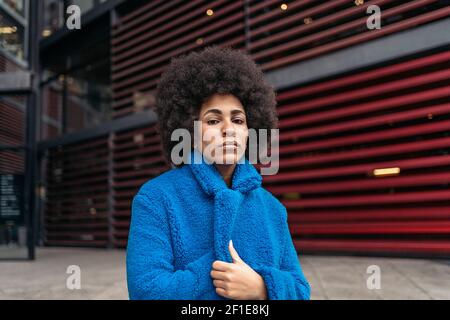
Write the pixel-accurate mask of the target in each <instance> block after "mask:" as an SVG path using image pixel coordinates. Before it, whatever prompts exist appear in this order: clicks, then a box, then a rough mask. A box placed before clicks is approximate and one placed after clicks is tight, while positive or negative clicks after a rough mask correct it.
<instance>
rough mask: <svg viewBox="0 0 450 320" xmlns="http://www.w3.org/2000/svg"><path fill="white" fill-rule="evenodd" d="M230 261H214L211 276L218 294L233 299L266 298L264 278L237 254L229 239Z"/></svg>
mask: <svg viewBox="0 0 450 320" xmlns="http://www.w3.org/2000/svg"><path fill="white" fill-rule="evenodd" d="M228 248H229V250H230V254H231V258H232V259H233V262H232V263H228V262H224V261H219V260H217V261H214V263H213V264H212V267H213V270H212V271H211V277H212V278H213V283H214V286H215V287H216V292H217V294H218V295H220V296H223V297H226V298H229V299H234V300H265V299H267V291H266V284H265V283H264V279H263V278H262V277H261V276H260V275H259V274H258V273H256V271H255V270H253V269H252V268H251V267H250V266H249V265H247V264H246V263H245V262H244V261H243V260H242V259H241V258H240V257H239V255H238V253H237V252H236V250H235V249H234V247H233V241H230V243H229V245H228Z"/></svg>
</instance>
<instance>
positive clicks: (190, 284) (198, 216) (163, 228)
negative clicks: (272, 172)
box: [126, 151, 310, 300]
mask: <svg viewBox="0 0 450 320" xmlns="http://www.w3.org/2000/svg"><path fill="white" fill-rule="evenodd" d="M195 157H201V154H200V153H199V152H198V151H194V152H191V153H190V158H191V160H192V161H191V163H190V164H185V165H183V166H182V167H180V168H173V169H171V170H169V171H167V172H165V173H163V174H161V175H159V176H158V177H156V178H154V179H151V180H149V181H147V182H146V183H145V184H144V185H142V187H141V188H140V189H139V191H138V193H137V194H136V195H135V196H134V198H133V201H132V216H131V225H130V231H129V236H128V244H127V256H126V267H127V282H128V292H129V297H130V299H170V300H185V299H188V300H229V299H228V298H225V297H222V296H220V295H218V294H217V293H216V291H215V287H214V284H213V279H212V278H211V275H210V272H211V269H212V263H213V262H214V261H215V260H221V261H226V262H232V259H231V255H230V253H229V250H228V243H229V241H230V239H232V240H233V245H234V248H235V249H236V251H237V252H238V254H239V256H240V257H241V259H242V260H243V261H244V262H245V263H247V264H248V265H249V266H250V267H251V268H252V269H253V270H255V271H256V272H257V273H258V274H260V275H261V276H262V277H263V279H264V281H265V284H266V288H267V295H268V299H269V300H297V299H309V298H310V285H309V283H308V281H307V280H306V279H305V276H304V274H303V272H302V269H301V266H300V262H299V260H298V256H297V252H296V250H295V247H294V245H293V242H292V238H291V235H290V232H289V228H288V224H287V212H286V209H285V207H284V206H283V205H282V204H281V203H280V202H279V201H278V200H277V199H276V198H275V197H274V196H273V195H272V194H271V193H270V192H268V191H267V190H265V189H264V188H263V187H262V186H261V182H262V177H261V175H260V174H259V173H258V171H257V170H256V168H255V167H254V166H253V165H252V164H251V163H250V162H249V161H248V160H247V159H245V163H241V164H237V165H236V168H235V171H234V174H233V177H232V187H231V188H229V187H228V186H227V185H226V183H225V181H224V179H223V178H222V176H221V175H220V173H219V171H218V170H217V169H216V167H215V166H214V165H213V164H208V163H206V162H204V161H203V162H202V163H200V164H197V163H193V160H194V158H195ZM196 159H199V158H196Z"/></svg>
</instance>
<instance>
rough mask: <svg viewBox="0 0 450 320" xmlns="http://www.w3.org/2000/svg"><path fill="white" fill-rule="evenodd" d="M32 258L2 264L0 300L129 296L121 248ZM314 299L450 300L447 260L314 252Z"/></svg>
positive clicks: (310, 266)
mask: <svg viewBox="0 0 450 320" xmlns="http://www.w3.org/2000/svg"><path fill="white" fill-rule="evenodd" d="M36 256H37V260H36V261H33V262H13V261H2V262H0V299H128V292H127V284H126V275H125V251H124V250H116V249H114V250H105V249H88V248H86V249H84V248H83V249H82V248H37V252H36ZM300 262H301V265H302V267H303V270H304V273H305V276H306V277H307V279H308V280H309V282H310V284H311V287H312V297H311V298H312V299H450V260H426V259H423V260H422V259H404V258H380V257H373V258H372V257H347V256H313V255H303V256H301V258H300ZM69 265H78V266H79V267H80V268H81V289H79V290H69V289H67V288H66V279H67V277H69V276H70V275H69V274H67V273H66V270H67V267H68V266H69ZM370 265H377V266H379V268H380V271H381V281H380V284H381V289H372V290H369V289H368V288H367V284H366V281H367V278H368V277H369V276H370V275H369V274H368V273H366V271H367V267H368V266H370Z"/></svg>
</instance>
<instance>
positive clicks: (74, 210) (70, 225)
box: [43, 137, 111, 246]
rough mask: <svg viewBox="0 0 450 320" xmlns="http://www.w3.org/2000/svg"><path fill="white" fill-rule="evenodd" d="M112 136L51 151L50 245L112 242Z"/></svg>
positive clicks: (47, 234) (47, 220)
mask: <svg viewBox="0 0 450 320" xmlns="http://www.w3.org/2000/svg"><path fill="white" fill-rule="evenodd" d="M110 153H111V148H110V147H109V140H108V137H101V138H97V139H95V140H91V141H88V142H82V143H77V144H72V145H67V146H63V147H56V148H52V149H50V150H49V151H48V162H47V163H48V167H47V195H46V203H45V213H46V214H45V223H44V229H45V234H44V235H43V239H44V242H45V244H46V245H67V246H72V245H75V246H107V245H108V243H109V212H110V203H109V194H110V192H109V187H108V186H109V185H108V179H109V168H108V165H109V159H110V157H111V156H110Z"/></svg>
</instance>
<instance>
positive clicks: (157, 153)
mask: <svg viewBox="0 0 450 320" xmlns="http://www.w3.org/2000/svg"><path fill="white" fill-rule="evenodd" d="M112 141H113V144H112V148H113V168H112V170H113V184H112V188H113V197H114V199H113V201H114V203H113V213H112V215H113V221H114V222H113V238H114V239H113V241H114V245H115V246H117V247H125V246H126V241H127V238H128V228H129V224H130V217H131V212H130V208H131V200H132V198H133V196H134V195H135V194H136V192H137V191H138V189H139V187H140V186H141V185H142V184H143V183H145V182H146V181H148V180H149V179H151V178H152V177H155V176H158V175H159V174H160V173H162V172H164V171H167V170H168V169H170V167H169V166H168V165H167V164H166V163H165V161H164V159H163V156H162V149H161V145H160V138H159V135H158V134H157V131H156V128H155V126H148V127H144V128H139V129H135V130H130V131H124V132H119V133H116V134H114V137H113V140H112Z"/></svg>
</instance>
